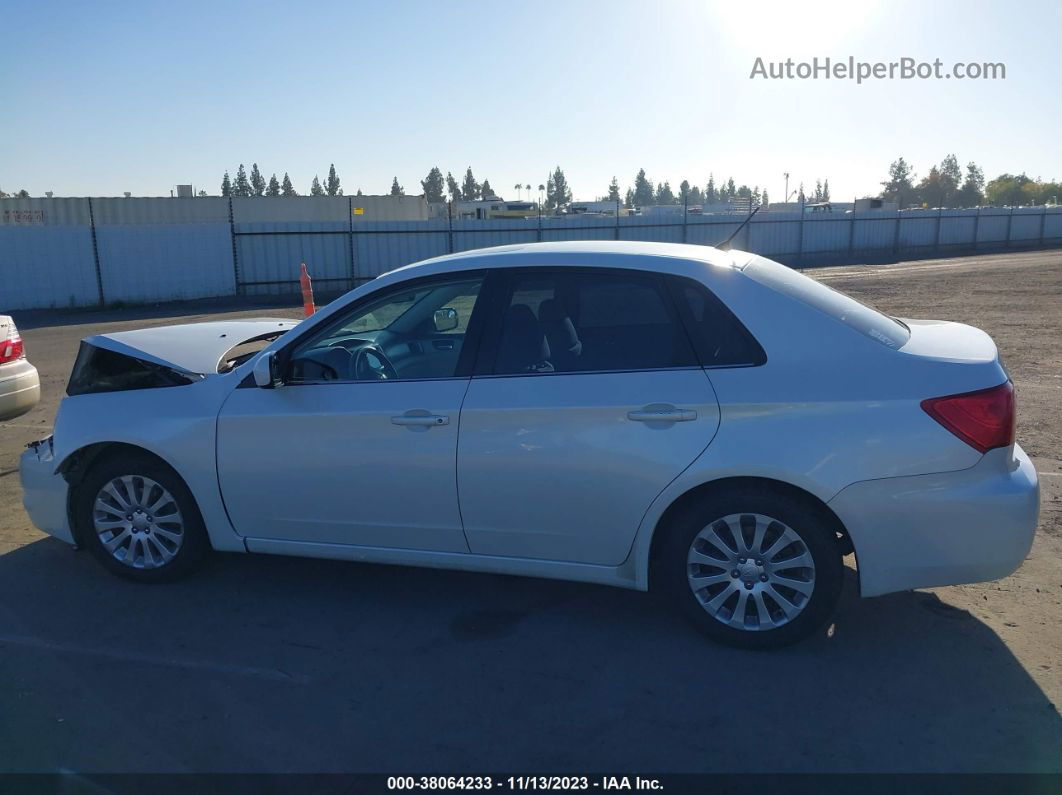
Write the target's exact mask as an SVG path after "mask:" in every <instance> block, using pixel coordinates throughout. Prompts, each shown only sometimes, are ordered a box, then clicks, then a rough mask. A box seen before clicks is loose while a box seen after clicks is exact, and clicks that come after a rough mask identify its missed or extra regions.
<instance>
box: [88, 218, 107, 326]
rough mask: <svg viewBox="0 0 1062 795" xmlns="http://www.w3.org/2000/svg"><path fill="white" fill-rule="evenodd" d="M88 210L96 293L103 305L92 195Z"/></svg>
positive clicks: (101, 272)
mask: <svg viewBox="0 0 1062 795" xmlns="http://www.w3.org/2000/svg"><path fill="white" fill-rule="evenodd" d="M88 210H89V229H90V230H91V232H92V261H93V263H95V265H96V294H97V295H98V296H99V302H100V306H103V305H104V300H103V271H102V270H101V269H100V247H99V243H97V242H96V216H95V214H93V212H92V197H89V200H88Z"/></svg>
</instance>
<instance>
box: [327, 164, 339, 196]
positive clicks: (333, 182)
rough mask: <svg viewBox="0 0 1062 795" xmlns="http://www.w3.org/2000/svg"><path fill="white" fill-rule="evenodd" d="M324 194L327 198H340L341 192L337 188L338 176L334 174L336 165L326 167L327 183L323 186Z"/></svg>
mask: <svg viewBox="0 0 1062 795" xmlns="http://www.w3.org/2000/svg"><path fill="white" fill-rule="evenodd" d="M325 192H326V193H327V194H328V195H329V196H342V195H343V191H342V190H340V188H339V176H338V175H337V174H336V164H335V163H331V164H330V165H329V166H328V182H327V183H326V184H325Z"/></svg>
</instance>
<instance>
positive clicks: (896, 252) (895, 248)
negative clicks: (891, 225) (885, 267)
mask: <svg viewBox="0 0 1062 795" xmlns="http://www.w3.org/2000/svg"><path fill="white" fill-rule="evenodd" d="M902 220H903V219H902V217H901V216H900V211H899V210H897V211H896V229H894V230H893V233H892V256H894V257H898V256H900V223H901V222H902Z"/></svg>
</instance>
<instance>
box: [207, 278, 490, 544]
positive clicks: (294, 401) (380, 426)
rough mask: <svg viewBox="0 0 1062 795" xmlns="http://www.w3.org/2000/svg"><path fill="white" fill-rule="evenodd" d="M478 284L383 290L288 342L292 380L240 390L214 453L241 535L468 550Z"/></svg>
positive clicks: (283, 357)
mask: <svg viewBox="0 0 1062 795" xmlns="http://www.w3.org/2000/svg"><path fill="white" fill-rule="evenodd" d="M482 284H483V275H482V273H479V272H476V273H472V274H468V273H465V274H456V275H450V276H448V277H445V278H441V279H431V280H428V281H426V282H425V281H419V282H416V283H414V284H413V285H412V286H410V285H392V286H391V287H387V288H384V289H383V290H381V291H380V293H378V294H373V295H370V296H368V297H366V298H365V299H362V300H361V301H359V302H358V303H357V305H355V306H354V307H352V308H351V310H350V311H349V312H345V313H341V315H339V316H337V317H336V318H334V319H332V320H330V321H329V322H328V323H326V324H325V325H324V327H323V328H321V329H320V330H312V331H311V332H309V334H308V336H304V338H301V339H297V340H295V341H294V342H293V344H292V346H290V348H289V349H285V350H284V351H282V352H281V353H280V355H279V361H281V362H282V363H283V365H282V366H283V367H284V383H283V385H281V386H278V387H276V388H273V389H259V388H256V387H250V388H244V387H241V388H238V389H236V390H234V391H233V393H232V395H231V396H230V397H229V399H228V400H227V401H226V403H225V405H224V406H223V407H222V411H221V414H220V416H219V418H218V443H217V461H218V475H219V480H220V484H221V491H222V495H223V497H224V500H225V506H226V508H227V509H228V512H229V516H230V517H231V519H232V522H233V525H234V526H235V528H236V530H237V532H238V533H239V534H240V535H243V536H247V537H250V538H262V539H275V540H284V541H302V542H315V543H328V544H354V545H363V546H373V547H392V548H403V549H423V550H432V551H444V552H467V551H468V547H467V544H466V543H465V538H464V534H463V532H462V525H461V514H460V510H459V508H458V503H457V489H456V472H455V458H456V454H457V429H458V417H459V414H460V410H461V403H462V400H463V399H464V395H465V392H466V390H467V387H468V377H467V375H461V374H460V371H461V368H462V364H461V363H462V362H463V361H466V360H467V359H468V357H470V356H472V355H474V351H472V350H471V347H469V348H468V349H467V350H466V342H467V341H468V340H469V338H470V336H471V335H468V334H467V331H468V328H469V323H470V322H471V320H472V317H473V313H474V312H475V311H476V307H477V303H478V301H477V299H478V296H479V292H480V288H481V287H482ZM470 367H471V364H469V365H468V368H469V369H470Z"/></svg>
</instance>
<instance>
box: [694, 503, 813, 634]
mask: <svg viewBox="0 0 1062 795" xmlns="http://www.w3.org/2000/svg"><path fill="white" fill-rule="evenodd" d="M686 564H687V565H686V573H687V574H686V576H687V579H688V580H689V584H690V590H692V591H693V595H694V596H695V597H696V598H697V601H699V602H700V603H701V606H702V607H703V608H704V609H705V610H706V611H707V612H708V615H710V616H712V618H714V619H716V620H717V621H720V622H722V623H723V624H726V625H727V626H729V627H734V628H735V629H742V630H750V631H756V630H767V629H774V628H775V627H780V626H782V625H783V624H788V623H789V622H790V621H792V620H793V619H794V618H796V617H797V616H798V615H800V613H801V612H803V610H804V608H805V607H807V604H808V601H809V600H810V599H811V594H812V592H813V591H814V590H815V562H814V560H812V558H811V552H810V551H809V550H808V548H807V545H806V544H805V543H804V541H803V539H801V537H800V536H799V535H797V533H796V531H795V530H793V529H792V528H791V527H789V526H788V525H786V524H784V523H782V522H779V521H778V520H777V519H772V518H771V517H769V516H764V515H762V514H758V513H735V514H730V515H729V516H724V517H722V518H721V519H717V520H715V521H714V522H712V523H711V524H709V525H708V526H707V527H705V528H704V529H703V530H701V532H699V533H698V534H697V537H696V538H694V539H693V543H692V544H691V545H690V551H689V555H688V556H687V557H686Z"/></svg>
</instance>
